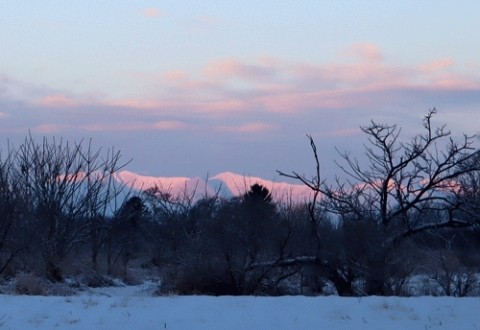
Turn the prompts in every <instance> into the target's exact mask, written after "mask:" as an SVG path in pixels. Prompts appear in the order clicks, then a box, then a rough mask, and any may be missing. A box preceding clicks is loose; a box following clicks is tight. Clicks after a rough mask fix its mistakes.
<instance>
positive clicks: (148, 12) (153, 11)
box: [141, 8, 164, 18]
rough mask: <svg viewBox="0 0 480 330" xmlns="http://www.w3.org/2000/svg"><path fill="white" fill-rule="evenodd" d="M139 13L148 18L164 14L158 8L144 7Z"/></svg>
mask: <svg viewBox="0 0 480 330" xmlns="http://www.w3.org/2000/svg"><path fill="white" fill-rule="evenodd" d="M141 14H142V16H145V17H148V18H159V17H161V16H163V15H164V13H163V12H162V11H161V10H160V9H158V8H145V9H143V10H142V12H141Z"/></svg>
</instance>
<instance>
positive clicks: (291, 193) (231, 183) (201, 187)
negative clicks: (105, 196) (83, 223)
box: [115, 171, 311, 203]
mask: <svg viewBox="0 0 480 330" xmlns="http://www.w3.org/2000/svg"><path fill="white" fill-rule="evenodd" d="M115 178H116V180H118V181H119V182H122V183H124V184H126V185H127V186H129V187H131V188H133V189H135V190H147V189H149V188H153V187H158V188H159V189H160V190H164V191H165V192H168V193H170V194H172V195H173V196H176V197H181V196H184V195H185V194H187V195H192V194H195V195H198V196H199V197H202V196H205V194H208V195H210V194H211V195H213V194H214V193H216V192H217V191H218V192H219V194H220V196H221V197H225V198H228V197H232V196H240V195H242V194H244V193H245V192H247V191H248V190H249V189H250V187H251V186H252V185H254V184H255V183H258V184H260V185H262V186H264V187H266V188H267V189H268V190H269V191H270V192H271V193H272V196H273V198H274V200H276V201H287V200H291V201H292V202H297V203H298V202H306V201H308V200H309V199H310V198H311V190H310V189H309V188H308V187H306V186H304V185H301V184H292V183H288V182H276V181H271V180H266V179H263V178H260V177H254V176H246V175H241V174H237V173H233V172H222V173H219V174H217V175H215V176H212V177H207V178H206V179H202V178H189V177H155V176H146V175H140V174H137V173H134V172H131V171H121V172H119V173H117V174H116V175H115Z"/></svg>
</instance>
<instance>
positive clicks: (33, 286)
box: [14, 273, 48, 296]
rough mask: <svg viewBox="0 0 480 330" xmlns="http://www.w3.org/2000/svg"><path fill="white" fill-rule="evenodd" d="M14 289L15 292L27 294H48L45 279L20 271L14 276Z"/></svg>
mask: <svg viewBox="0 0 480 330" xmlns="http://www.w3.org/2000/svg"><path fill="white" fill-rule="evenodd" d="M14 291H15V293H17V294H22V295H29V296H44V295H47V294H48V290H47V283H46V281H45V280H44V279H43V278H41V277H39V276H37V275H35V274H32V273H21V274H18V275H17V276H16V278H15V287H14Z"/></svg>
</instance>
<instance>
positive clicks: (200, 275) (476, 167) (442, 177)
mask: <svg viewBox="0 0 480 330" xmlns="http://www.w3.org/2000/svg"><path fill="white" fill-rule="evenodd" d="M435 114H436V110H435V109H433V110H430V111H429V112H428V113H427V114H426V116H425V117H424V119H423V130H422V132H421V133H419V134H417V135H415V136H413V137H404V136H403V135H402V134H401V133H402V131H401V128H400V127H398V126H396V125H391V124H383V123H378V122H376V121H371V122H370V123H369V124H368V125H366V126H363V127H361V130H362V132H363V133H364V136H365V137H366V143H365V149H364V158H365V159H364V160H362V161H360V160H358V159H356V158H354V157H352V156H351V154H350V153H349V152H343V151H339V152H338V158H339V159H338V160H336V164H337V166H338V170H339V175H338V177H336V178H333V179H332V178H324V177H322V173H321V166H320V165H321V164H320V161H319V155H318V154H317V148H316V144H315V141H314V139H313V137H312V136H308V141H309V143H310V146H311V151H312V168H313V173H312V174H311V175H304V174H300V173H297V172H296V171H294V170H293V171H283V170H279V171H278V173H279V175H281V176H283V177H288V178H290V179H292V180H296V181H297V182H300V183H302V184H304V185H306V186H308V187H309V188H310V189H311V191H312V198H311V200H309V201H306V202H305V203H294V202H292V201H291V200H289V199H288V198H285V199H284V200H282V201H276V200H274V199H273V198H272V194H271V192H270V191H269V189H268V188H267V187H264V186H262V185H261V184H253V185H251V186H250V187H248V188H247V189H246V190H245V192H243V193H242V194H240V195H239V196H235V197H229V198H225V197H223V196H220V194H219V193H218V192H217V193H213V194H207V193H204V192H201V191H195V192H193V193H190V192H188V191H187V190H186V189H185V192H184V193H183V194H180V195H175V194H172V193H171V191H169V190H168V189H163V188H160V187H155V188H150V189H147V190H144V191H135V190H133V189H131V188H130V187H128V186H126V185H125V184H120V183H118V181H116V180H115V178H114V176H115V174H116V173H117V172H118V171H120V170H121V169H122V168H124V167H125V166H127V165H128V161H124V160H122V158H121V153H120V152H119V151H115V149H109V150H106V151H104V150H102V149H93V147H92V143H91V142H89V141H80V142H76V143H71V142H66V141H64V140H62V139H60V140H58V139H47V138H44V139H43V140H41V141H36V140H35V139H34V138H33V137H32V136H31V135H28V136H27V137H26V138H25V140H24V142H23V143H21V144H20V145H19V146H9V148H7V150H2V153H1V158H0V282H2V281H4V282H5V281H10V280H11V279H14V278H17V279H18V278H20V277H22V278H23V279H24V280H23V284H18V285H17V292H18V293H25V294H35V293H36V292H37V291H38V290H40V291H41V290H42V288H41V287H40V288H38V287H39V286H40V284H38V283H40V282H39V281H43V282H41V283H44V282H45V281H46V282H48V283H63V284H68V285H74V284H72V283H82V284H84V285H87V286H92V287H94V286H102V285H113V284H114V283H115V281H114V279H116V278H118V279H121V280H123V281H125V282H127V283H138V282H141V281H142V280H145V279H155V280H157V281H158V294H170V293H175V294H182V295H183V294H184V295H187V294H206V295H275V296H276V295H327V294H336V295H340V296H365V295H382V296H386V295H397V296H413V295H448V296H472V295H480V253H479V251H480V151H479V149H478V148H476V147H475V142H476V140H477V137H476V136H467V135H462V136H461V137H460V138H457V137H456V135H453V134H452V133H451V132H450V131H449V130H448V129H447V127H446V126H438V127H437V126H436V125H435V124H434V117H435ZM365 160H366V161H365ZM276 166H277V167H282V166H283V164H277V165H276ZM18 283H20V281H19V282H18ZM35 290H37V291H35Z"/></svg>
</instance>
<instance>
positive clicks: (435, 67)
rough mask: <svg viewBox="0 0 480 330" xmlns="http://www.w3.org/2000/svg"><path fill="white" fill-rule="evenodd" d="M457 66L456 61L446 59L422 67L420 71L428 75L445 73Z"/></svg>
mask: <svg viewBox="0 0 480 330" xmlns="http://www.w3.org/2000/svg"><path fill="white" fill-rule="evenodd" d="M454 65H455V61H454V60H453V59H451V58H444V59H439V60H434V61H431V62H428V63H425V64H422V65H421V66H420V70H421V71H423V72H426V73H431V72H437V71H444V70H446V69H449V68H452V67H453V66H454Z"/></svg>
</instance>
